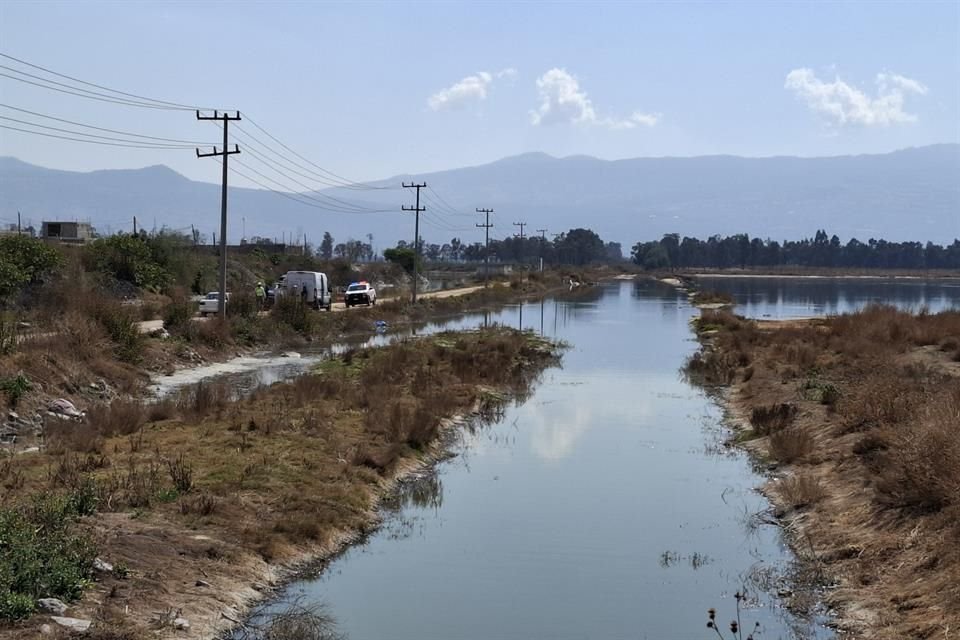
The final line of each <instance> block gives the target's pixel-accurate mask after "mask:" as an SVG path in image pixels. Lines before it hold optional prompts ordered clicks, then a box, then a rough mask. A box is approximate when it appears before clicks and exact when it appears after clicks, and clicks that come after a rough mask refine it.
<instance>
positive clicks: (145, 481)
mask: <svg viewBox="0 0 960 640" xmlns="http://www.w3.org/2000/svg"><path fill="white" fill-rule="evenodd" d="M161 477H162V470H161V467H160V465H159V464H157V463H156V462H147V463H144V464H141V463H140V462H138V461H137V460H135V459H134V458H131V459H130V460H129V461H128V463H127V466H126V468H123V469H114V470H113V471H112V472H111V473H109V474H108V475H107V476H106V477H104V478H102V479H101V480H100V481H99V482H98V483H97V491H98V494H99V497H100V508H101V509H102V510H103V511H120V510H122V509H124V508H127V507H129V508H134V509H136V508H147V507H150V506H151V505H152V504H153V503H154V502H155V501H156V500H157V497H158V494H159V493H160V490H161V489H162V488H163V482H162V480H161Z"/></svg>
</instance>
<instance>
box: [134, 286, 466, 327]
mask: <svg viewBox="0 0 960 640" xmlns="http://www.w3.org/2000/svg"><path fill="white" fill-rule="evenodd" d="M480 289H483V285H477V286H473V287H460V288H458V289H443V290H441V291H428V292H426V293H421V294H420V295H419V296H418V297H420V298H453V297H456V296H465V295H467V294H470V293H473V292H474V291H479V290H480ZM395 299H396V297H390V298H380V299H379V300H378V301H379V302H388V301H390V300H395ZM346 310H347V307H346V305H345V304H344V303H342V302H334V303H333V307H332V308H331V311H338V312H339V311H346ZM260 313H261V314H265V313H267V312H266V311H261V312H260ZM193 319H194V320H195V321H198V322H201V321H204V320H206V319H207V318H205V317H201V316H196V317H194V318H193ZM137 326H138V327H139V328H140V333H153V332H154V331H159V330H160V329H163V320H144V321H143V322H138V323H137Z"/></svg>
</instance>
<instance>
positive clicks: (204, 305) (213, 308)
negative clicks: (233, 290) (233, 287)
mask: <svg viewBox="0 0 960 640" xmlns="http://www.w3.org/2000/svg"><path fill="white" fill-rule="evenodd" d="M227 302H230V292H229V291H228V292H227ZM219 303H220V292H219V291H211V292H210V293H208V294H207V295H205V296H204V297H203V299H202V300H200V315H201V316H206V315H208V314H216V313H217V312H219V311H220V304H219Z"/></svg>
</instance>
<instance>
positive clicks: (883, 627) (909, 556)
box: [691, 306, 960, 640]
mask: <svg viewBox="0 0 960 640" xmlns="http://www.w3.org/2000/svg"><path fill="white" fill-rule="evenodd" d="M698 329H699V330H700V332H701V336H703V337H704V338H705V341H706V342H707V346H705V348H704V350H703V353H701V354H700V355H699V356H696V357H695V358H694V359H692V360H691V364H692V365H693V367H692V368H693V369H698V370H700V371H703V372H705V373H706V374H707V375H706V377H707V379H708V380H710V381H713V382H714V383H729V384H733V383H734V382H736V387H735V389H736V395H735V398H736V402H737V403H738V404H739V406H740V408H741V409H744V410H745V412H746V414H747V415H748V416H749V417H750V422H751V426H752V427H753V430H754V431H755V432H756V433H757V434H758V435H769V438H768V439H767V440H758V441H756V442H757V444H756V446H758V447H760V448H761V450H763V449H764V448H765V450H766V453H768V454H769V456H770V457H771V458H773V459H775V460H777V461H779V462H781V463H784V464H786V465H790V466H791V471H792V474H791V475H790V476H788V477H786V478H785V479H783V480H781V481H780V482H777V483H776V484H775V485H774V486H773V490H772V495H773V496H774V499H775V501H776V502H777V503H778V504H780V505H781V506H782V507H785V509H784V511H783V512H784V513H792V512H793V511H794V510H797V509H802V510H803V511H804V516H803V518H802V519H801V520H799V521H798V522H797V523H796V525H795V526H797V527H798V529H799V530H800V531H802V532H803V537H802V538H800V539H801V540H804V541H805V542H803V546H804V547H805V548H804V549H802V551H804V552H805V553H806V552H807V551H809V549H806V547H807V545H808V544H809V546H810V547H811V548H812V549H813V550H814V552H815V553H816V554H817V556H818V557H819V558H822V559H823V562H825V569H826V570H827V571H828V572H830V573H832V574H833V575H834V576H836V578H837V579H838V580H839V582H840V584H839V587H838V588H837V589H835V590H833V591H832V592H831V594H830V596H829V597H830V599H831V606H834V607H836V608H838V609H840V610H841V614H840V618H839V621H840V623H841V625H846V626H847V627H848V628H849V629H850V630H851V631H853V632H854V634H855V635H857V634H859V636H861V637H870V638H877V639H883V640H886V639H887V638H891V639H892V638H901V637H917V638H923V637H944V635H943V634H944V633H945V631H944V630H945V629H947V628H950V629H956V628H960V553H958V552H957V549H956V544H955V541H956V540H957V539H958V536H960V366H958V365H957V364H956V362H955V361H954V360H955V359H956V355H955V354H956V353H957V352H958V349H960V348H958V345H960V312H956V311H950V312H944V313H938V314H929V313H925V312H920V313H916V314H911V313H907V312H903V311H898V310H896V309H894V308H891V307H883V306H871V307H867V308H866V309H864V310H862V311H860V312H857V313H853V314H848V315H844V316H838V317H832V318H827V319H824V320H819V321H815V322H810V323H797V322H793V323H784V325H783V326H782V328H778V327H777V325H776V324H775V323H761V325H760V326H754V325H753V324H752V323H748V322H747V321H744V320H740V319H737V318H736V317H733V316H732V315H731V314H727V313H725V312H711V313H704V314H703V316H702V319H701V321H700V322H699V323H698ZM704 334H705V335H704ZM742 354H746V358H744V357H743V356H742ZM741 362H747V363H748V364H745V365H744V364H741ZM790 407H792V408H790ZM751 446H754V445H751ZM894 566H895V567H898V569H897V570H895V571H891V570H890V567H894ZM851 603H854V604H855V605H856V608H858V609H859V610H861V611H866V612H867V614H865V616H864V617H861V618H860V619H859V621H857V620H854V619H853V618H845V617H844V614H843V612H844V611H845V608H846V607H847V606H849V605H850V604H851ZM864 620H866V622H864Z"/></svg>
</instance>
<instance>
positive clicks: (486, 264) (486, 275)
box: [477, 209, 493, 287]
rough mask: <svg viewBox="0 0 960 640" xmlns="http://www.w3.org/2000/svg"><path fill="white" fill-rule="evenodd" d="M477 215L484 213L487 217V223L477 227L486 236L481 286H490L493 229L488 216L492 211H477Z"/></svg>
mask: <svg viewBox="0 0 960 640" xmlns="http://www.w3.org/2000/svg"><path fill="white" fill-rule="evenodd" d="M477 213H485V214H486V215H487V221H486V222H485V223H483V224H479V223H478V224H477V227H479V228H481V229H483V231H484V235H486V245H485V246H484V249H483V286H485V287H489V286H490V229H491V228H492V227H493V225H492V224H490V214H491V213H493V209H477Z"/></svg>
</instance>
